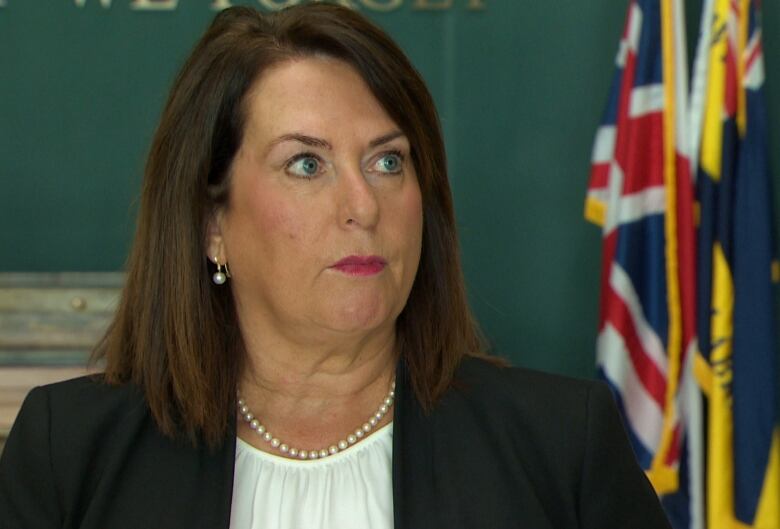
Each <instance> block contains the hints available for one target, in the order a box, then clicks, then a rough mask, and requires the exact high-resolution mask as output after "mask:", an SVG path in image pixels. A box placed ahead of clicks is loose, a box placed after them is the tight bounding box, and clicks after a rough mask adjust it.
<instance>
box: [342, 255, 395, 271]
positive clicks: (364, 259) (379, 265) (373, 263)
mask: <svg viewBox="0 0 780 529" xmlns="http://www.w3.org/2000/svg"><path fill="white" fill-rule="evenodd" d="M386 266H387V261H385V260H384V259H383V258H381V257H379V256H378V255H367V256H363V255H350V256H349V257H345V258H344V259H341V260H340V261H338V262H337V263H335V264H333V265H332V266H331V268H332V269H334V270H337V271H339V272H341V273H342V274H346V275H350V276H372V275H375V274H378V273H379V272H381V271H382V270H384V269H385V267H386Z"/></svg>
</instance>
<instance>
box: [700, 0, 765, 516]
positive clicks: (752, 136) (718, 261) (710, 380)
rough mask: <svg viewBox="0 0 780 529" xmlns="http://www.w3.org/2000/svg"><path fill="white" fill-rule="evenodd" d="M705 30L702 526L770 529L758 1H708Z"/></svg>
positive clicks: (702, 52) (702, 65) (702, 44)
mask: <svg viewBox="0 0 780 529" xmlns="http://www.w3.org/2000/svg"><path fill="white" fill-rule="evenodd" d="M702 21H703V25H704V28H703V31H702V35H701V40H700V42H699V52H698V59H697V61H698V62H699V64H697V66H696V68H695V77H694V83H693V85H694V91H693V94H692V101H693V102H694V105H693V106H694V109H693V110H694V111H693V113H692V116H693V122H694V123H695V124H697V125H699V124H700V127H701V132H700V133H697V134H696V138H697V139H696V141H697V143H698V142H699V141H700V145H698V146H696V147H697V152H698V157H697V162H698V163H697V164H696V165H697V189H696V192H697V198H698V200H699V203H700V208H701V209H700V211H701V215H700V225H699V234H698V255H699V260H698V261H699V262H698V292H699V295H698V306H699V314H698V318H697V320H698V321H697V331H698V336H699V340H700V349H701V357H700V358H698V359H697V362H696V375H697V378H698V380H699V382H700V384H701V386H702V388H703V389H704V393H705V395H706V401H707V414H706V419H707V421H706V422H707V429H706V439H707V440H706V446H707V459H706V505H707V527H708V528H709V529H744V528H756V529H759V528H760V529H778V528H780V437H779V436H778V428H777V425H776V424H777V418H778V417H777V409H776V408H777V395H776V391H777V390H776V383H777V366H776V356H775V355H776V343H775V341H776V340H775V338H776V334H775V331H776V330H775V328H774V324H775V321H776V319H775V315H774V313H773V288H772V258H773V241H772V236H773V234H772V231H773V230H772V225H773V220H772V219H773V217H772V211H771V196H772V194H771V190H770V176H769V168H768V167H769V166H768V160H767V153H768V145H767V121H766V110H765V107H764V99H763V93H762V88H763V81H764V69H763V53H762V47H761V27H760V2H757V1H756V0H752V1H751V0H708V1H706V2H705V5H704V14H703V16H702ZM698 138H700V140H699V139H698ZM775 273H776V272H775Z"/></svg>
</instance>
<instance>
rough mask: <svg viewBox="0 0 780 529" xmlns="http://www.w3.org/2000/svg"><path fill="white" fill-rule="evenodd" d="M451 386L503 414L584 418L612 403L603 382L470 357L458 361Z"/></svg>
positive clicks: (557, 418)
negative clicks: (497, 363) (505, 365)
mask: <svg viewBox="0 0 780 529" xmlns="http://www.w3.org/2000/svg"><path fill="white" fill-rule="evenodd" d="M454 388H455V389H456V391H457V392H458V394H459V396H460V398H462V399H463V400H465V401H472V402H473V403H475V404H476V403H480V402H481V403H483V404H484V405H488V406H490V407H491V408H494V409H496V410H498V411H501V412H502V413H512V412H514V413H518V414H522V415H525V416H529V417H533V416H539V417H550V416H552V417H555V418H556V421H562V420H566V419H567V418H570V419H575V418H576V417H578V416H579V417H582V418H584V416H585V415H587V413H588V410H589V409H591V411H593V410H594V409H595V411H599V410H602V409H603V408H604V407H606V408H610V407H611V405H612V396H611V393H610V391H609V388H608V387H607V386H606V384H604V383H603V382H600V381H596V380H586V379H577V378H571V377H566V376H562V375H556V374H551V373H544V372H541V371H535V370H532V369H525V368H517V367H502V366H498V365H495V364H493V363H491V362H489V361H487V360H485V359H481V358H473V357H469V358H466V359H464V360H463V362H462V363H461V365H460V367H459V369H458V371H457V373H456V378H455V385H454Z"/></svg>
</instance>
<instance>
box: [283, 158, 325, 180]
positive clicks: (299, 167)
mask: <svg viewBox="0 0 780 529" xmlns="http://www.w3.org/2000/svg"><path fill="white" fill-rule="evenodd" d="M285 169H286V170H287V172H289V173H292V174H293V175H294V176H298V177H300V178H314V177H315V176H317V175H318V174H319V173H320V171H321V170H322V160H320V158H319V157H318V156H316V155H314V154H311V153H301V154H299V155H297V156H295V157H293V158H292V160H290V161H289V162H288V163H287V165H286V166H285Z"/></svg>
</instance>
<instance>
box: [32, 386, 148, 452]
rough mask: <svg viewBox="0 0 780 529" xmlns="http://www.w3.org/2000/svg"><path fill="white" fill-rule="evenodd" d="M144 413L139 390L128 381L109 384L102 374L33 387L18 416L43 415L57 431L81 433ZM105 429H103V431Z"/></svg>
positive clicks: (143, 402)
mask: <svg viewBox="0 0 780 529" xmlns="http://www.w3.org/2000/svg"><path fill="white" fill-rule="evenodd" d="M147 413H148V407H147V406H146V401H145V399H144V396H143V393H142V392H141V390H140V389H139V388H137V387H136V386H134V385H132V384H119V385H117V384H109V383H107V382H106V381H105V379H104V377H103V375H102V374H95V375H86V376H83V377H79V378H74V379H70V380H65V381H63V382H56V383H54V384H47V385H44V386H38V387H36V388H34V389H33V390H32V391H31V392H30V393H29V394H28V396H27V398H26V399H25V401H24V403H23V405H22V408H21V410H20V414H19V417H20V419H25V417H26V416H28V415H32V416H33V417H34V418H35V417H37V418H41V419H42V418H43V417H40V415H41V414H43V415H45V416H46V417H45V418H46V420H47V421H48V422H50V424H51V427H52V428H56V432H57V433H58V434H59V435H65V436H68V437H71V436H75V437H83V436H87V435H89V432H90V431H91V430H94V429H98V430H104V426H105V425H104V423H105V422H106V421H108V422H113V423H117V424H118V423H120V422H122V421H126V420H127V419H128V418H129V416H133V415H135V416H136V417H137V418H139V419H140V418H141V417H143V416H145V415H146V414H147ZM103 433H105V430H104V432H103Z"/></svg>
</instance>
